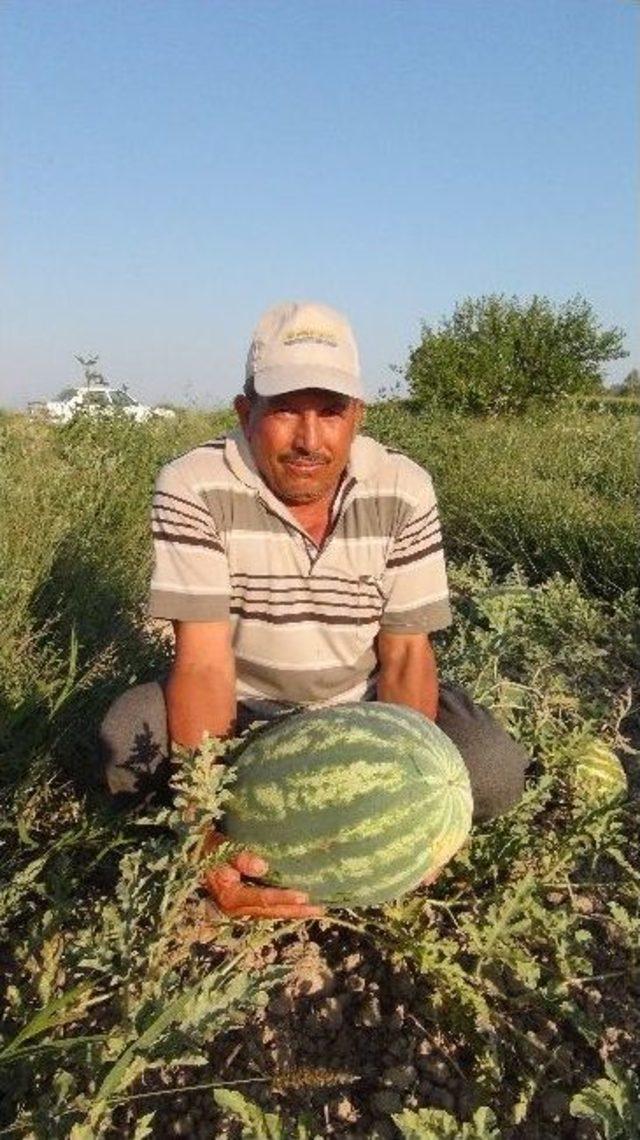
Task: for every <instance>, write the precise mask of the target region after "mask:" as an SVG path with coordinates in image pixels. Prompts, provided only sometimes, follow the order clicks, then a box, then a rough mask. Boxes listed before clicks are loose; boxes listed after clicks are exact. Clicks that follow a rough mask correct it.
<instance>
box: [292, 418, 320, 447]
mask: <svg viewBox="0 0 640 1140" xmlns="http://www.w3.org/2000/svg"><path fill="white" fill-rule="evenodd" d="M297 429H298V430H297V432H296V446H297V447H302V448H304V449H305V451H318V450H319V448H320V420H319V417H318V413H317V412H315V411H310V410H309V411H305V412H302V413H301V415H300V416H299V417H298V424H297Z"/></svg>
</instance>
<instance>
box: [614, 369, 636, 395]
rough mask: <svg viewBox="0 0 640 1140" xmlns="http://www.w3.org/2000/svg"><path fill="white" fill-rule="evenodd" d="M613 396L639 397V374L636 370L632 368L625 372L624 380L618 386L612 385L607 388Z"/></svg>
mask: <svg viewBox="0 0 640 1140" xmlns="http://www.w3.org/2000/svg"><path fill="white" fill-rule="evenodd" d="M609 391H610V392H612V393H613V394H614V395H615V396H640V372H638V369H637V368H632V369H631V371H630V372H627V375H626V376H625V378H624V380H621V381H620V383H619V384H612V385H611V387H610V388H609Z"/></svg>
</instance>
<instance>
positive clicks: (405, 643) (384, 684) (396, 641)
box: [376, 629, 438, 720]
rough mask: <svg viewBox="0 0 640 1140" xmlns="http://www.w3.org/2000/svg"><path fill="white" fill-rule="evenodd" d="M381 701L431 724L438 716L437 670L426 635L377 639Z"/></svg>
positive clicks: (389, 635)
mask: <svg viewBox="0 0 640 1140" xmlns="http://www.w3.org/2000/svg"><path fill="white" fill-rule="evenodd" d="M376 644H377V654H378V662H379V665H380V676H379V679H378V700H379V701H388V702H389V703H390V704H395V705H407V706H408V708H411V709H417V710H418V712H421V713H424V715H425V716H428V717H429V719H430V720H435V719H436V716H437V713H438V669H437V665H436V658H435V654H434V652H433V648H432V646H431V642H430V641H429V635H428V634H426V633H389V632H387V631H386V630H384V629H381V630H380V633H379V634H378V638H377V643H376Z"/></svg>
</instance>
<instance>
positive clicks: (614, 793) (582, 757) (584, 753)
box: [575, 737, 627, 804]
mask: <svg viewBox="0 0 640 1140" xmlns="http://www.w3.org/2000/svg"><path fill="white" fill-rule="evenodd" d="M575 790H576V795H577V797H578V799H580V800H582V801H584V803H586V804H593V803H607V802H609V801H611V800H615V799H617V797H618V796H622V795H624V794H625V793H626V791H627V777H626V773H625V770H624V768H623V767H622V764H621V763H620V760H619V759H618V757H617V756H616V754H615V752H614V751H613V749H612V748H609V746H608V745H607V744H604V743H603V741H602V740H595V739H594V738H593V737H591V738H590V739H587V740H586V741H584V743H583V746H582V748H581V750H580V754H579V756H578V762H577V764H576V768H575Z"/></svg>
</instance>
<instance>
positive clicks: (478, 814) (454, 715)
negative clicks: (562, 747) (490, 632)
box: [436, 686, 529, 823]
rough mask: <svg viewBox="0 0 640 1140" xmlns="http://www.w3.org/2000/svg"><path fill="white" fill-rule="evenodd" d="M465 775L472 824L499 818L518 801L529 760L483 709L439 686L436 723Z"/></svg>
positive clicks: (461, 692)
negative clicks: (470, 795) (454, 749)
mask: <svg viewBox="0 0 640 1140" xmlns="http://www.w3.org/2000/svg"><path fill="white" fill-rule="evenodd" d="M436 723H437V725H438V727H439V728H441V729H442V731H443V732H445V733H446V735H447V736H448V737H449V738H450V739H451V740H453V742H454V744H455V745H456V746H457V748H458V750H459V752H460V754H461V756H462V758H463V760H464V762H465V764H466V766H467V770H468V772H469V778H470V781H471V791H472V793H473V805H474V810H473V818H474V822H476V823H481V822H483V821H485V820H488V819H493V818H494V817H495V816H498V815H503V814H504V813H505V812H507V811H509V810H510V809H511V808H512V807H515V805H516V804H517V803H518V801H519V800H520V798H521V796H522V793H523V791H524V774H525V770H526V768H527V766H528V764H529V757H528V756H527V753H526V751H525V749H524V748H523V747H522V745H521V744H520V743H519V742H518V741H517V740H514V739H513V737H511V736H509V734H508V733H507V732H505V730H504V729H503V728H502V726H501V725H500V724H499V723H498V721H497V720H496V719H495V717H493V716H492V715H491V713H489V712H487V710H486V709H483V708H481V707H480V706H479V705H476V704H474V702H473V701H472V700H471V698H470V697H469V695H468V694H467V693H466V692H465V691H464V689H460V688H458V687H457V686H442V688H441V693H440V706H439V708H438V718H437V721H436Z"/></svg>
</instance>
